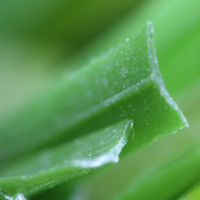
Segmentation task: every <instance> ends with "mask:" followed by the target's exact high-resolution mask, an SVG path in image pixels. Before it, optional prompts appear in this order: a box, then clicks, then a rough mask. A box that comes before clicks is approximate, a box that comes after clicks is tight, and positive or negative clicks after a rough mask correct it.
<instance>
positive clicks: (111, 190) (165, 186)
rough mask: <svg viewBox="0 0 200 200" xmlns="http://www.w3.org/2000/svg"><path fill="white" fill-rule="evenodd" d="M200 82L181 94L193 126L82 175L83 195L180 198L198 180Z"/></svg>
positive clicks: (95, 196)
mask: <svg viewBox="0 0 200 200" xmlns="http://www.w3.org/2000/svg"><path fill="white" fill-rule="evenodd" d="M199 86H200V82H198V83H195V84H194V85H192V86H191V87H189V88H188V90H187V91H184V93H182V95H180V96H179V98H180V99H179V102H180V105H181V106H182V107H183V110H184V113H186V114H187V116H188V120H189V123H190V128H187V129H183V130H180V131H179V132H178V133H176V134H175V135H170V136H167V137H165V138H163V139H161V140H160V141H157V142H155V143H153V144H151V145H150V146H148V147H147V148H144V149H142V150H140V151H139V152H137V153H136V154H134V155H130V156H128V157H126V158H122V159H120V162H119V163H117V164H116V165H114V166H108V167H107V168H105V169H102V170H100V171H98V172H96V173H95V174H92V176H90V177H89V178H85V179H83V180H82V182H81V185H83V186H84V187H85V188H87V190H86V191H90V193H89V196H88V194H87V193H86V192H85V191H82V194H81V195H82V196H83V197H84V196H85V197H87V198H86V199H88V200H90V199H94V198H95V199H96V200H99V199H105V200H110V199H114V200H115V199H116V200H118V199H119V200H121V199H127V200H128V199H144V200H146V199H147V200H148V199H159V200H168V199H174V200H177V199H178V198H179V197H181V196H182V195H185V193H187V192H188V191H189V190H190V189H191V188H193V187H194V186H195V184H197V183H199V180H200V173H199V168H200V159H199V155H200V147H199V143H200V135H199V129H200V124H199V118H200V106H199V101H200V95H199V92H198V91H199V88H200V87H199ZM184 105H185V106H184ZM111 185H112V187H110V186H111ZM98 188H101V189H100V190H99V189H98ZM56 191H57V189H56V188H55V191H54V192H56ZM144 191H145V192H144ZM60 192H61V191H60ZM63 194H64V191H63ZM100 194H102V195H101V196H100ZM189 197H190V196H189V195H188V198H189ZM186 199H187V196H186Z"/></svg>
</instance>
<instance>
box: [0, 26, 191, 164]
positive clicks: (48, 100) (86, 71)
mask: <svg viewBox="0 0 200 200" xmlns="http://www.w3.org/2000/svg"><path fill="white" fill-rule="evenodd" d="M124 119H130V120H133V122H134V131H135V133H136V134H135V137H134V140H133V143H134V145H133V147H131V149H138V148H140V147H141V146H143V145H144V144H147V143H149V142H152V141H154V140H155V139H158V138H160V137H162V136H164V135H167V134H170V133H173V132H175V131H177V129H179V128H181V127H183V126H185V125H187V121H186V119H185V118H184V117H183V115H182V113H181V111H180V110H179V109H178V107H177V105H176V103H175V102H174V101H173V100H172V99H171V97H170V96H169V94H168V92H167V91H166V89H165V86H164V84H163V81H162V78H161V75H160V72H159V69H158V65H157V59H156V55H155V50H154V46H153V27H152V24H151V23H150V22H149V23H148V25H147V27H146V28H144V29H142V30H141V31H140V32H139V33H138V34H136V35H135V36H134V37H133V38H131V39H127V41H126V42H125V43H124V44H121V45H119V46H118V47H116V48H114V49H113V50H111V51H108V52H107V53H105V54H104V55H102V56H101V57H99V58H96V59H93V60H92V61H91V62H90V63H88V65H86V66H85V67H83V68H81V69H80V70H77V71H75V72H74V73H71V74H69V75H68V76H67V77H62V78H61V80H60V81H59V82H58V83H55V84H54V85H53V86H52V87H51V88H50V89H49V90H48V91H45V92H44V94H41V95H40V96H39V97H38V98H37V99H35V101H33V102H32V103H30V104H29V105H27V106H26V107H25V108H23V109H21V110H19V112H18V113H16V114H14V115H13V116H11V117H10V119H7V121H6V120H4V121H2V122H1V124H0V132H1V136H0V137H1V138H0V150H1V152H2V153H1V155H0V161H5V160H7V159H10V158H12V157H15V156H18V155H21V154H24V153H25V152H27V151H28V152H31V151H34V150H37V149H41V148H43V147H44V146H47V145H48V146H49V145H55V144H58V143H60V142H61V143H62V142H63V141H66V140H69V139H74V138H76V137H78V136H79V135H81V134H86V133H89V132H91V131H94V130H96V129H99V128H102V127H104V126H109V125H110V124H113V123H116V122H118V121H121V120H124Z"/></svg>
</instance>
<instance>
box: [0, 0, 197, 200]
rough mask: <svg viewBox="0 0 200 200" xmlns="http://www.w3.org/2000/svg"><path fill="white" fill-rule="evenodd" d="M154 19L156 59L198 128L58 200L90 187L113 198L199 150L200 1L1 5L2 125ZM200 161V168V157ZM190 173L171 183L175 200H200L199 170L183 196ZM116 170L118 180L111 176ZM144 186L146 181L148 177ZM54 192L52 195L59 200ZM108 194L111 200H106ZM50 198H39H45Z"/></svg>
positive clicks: (41, 0) (10, 1)
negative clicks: (29, 102)
mask: <svg viewBox="0 0 200 200" xmlns="http://www.w3.org/2000/svg"><path fill="white" fill-rule="evenodd" d="M149 20H150V21H152V22H153V25H154V30H155V46H156V53H157V57H158V61H159V67H160V70H161V72H162V75H163V79H164V81H165V84H166V87H167V89H168V90H169V93H170V94H171V96H172V97H173V99H174V100H175V101H176V102H177V103H178V105H179V107H180V109H181V110H182V111H183V113H184V115H185V116H186V117H187V119H188V121H189V124H190V127H189V128H187V129H183V130H181V131H179V132H178V133H177V134H175V135H172V136H169V137H166V138H164V139H162V140H160V141H158V142H155V143H153V144H152V145H150V146H149V147H147V148H145V149H143V150H141V151H140V152H139V155H134V156H133V157H130V158H129V159H130V160H127V161H124V163H125V164H124V165H123V163H122V164H120V165H118V164H117V165H116V166H115V167H113V166H111V167H110V169H109V168H107V169H101V170H99V171H98V172H95V173H92V174H90V175H88V177H86V178H80V180H79V179H78V180H76V181H72V183H71V182H70V183H67V184H66V185H63V186H60V187H57V188H55V189H54V190H52V191H51V192H52V193H53V194H56V196H58V194H60V195H61V194H62V195H63V196H64V194H63V193H62V191H63V190H64V191H66V190H67V188H69V187H72V185H88V187H89V188H92V189H91V190H92V192H91V194H90V195H91V197H90V199H112V198H113V196H115V195H116V194H117V193H118V192H120V190H122V189H123V188H124V187H125V185H128V184H129V183H131V184H133V185H134V180H136V178H137V177H138V175H139V174H141V177H145V174H148V173H149V174H153V173H156V171H157V170H158V169H160V168H162V167H163V166H166V165H167V164H168V165H169V163H173V162H172V161H176V159H177V158H178V157H180V156H181V155H185V153H186V152H189V151H190V150H191V149H194V148H195V147H198V145H199V144H200V137H199V134H200V124H199V122H200V55H199V54H200V1H199V0H191V1H186V0H182V1H181V0H163V1H158V0H140V1H139V0H132V1H131V0H123V1H122V0H95V1H92V0H82V1H80V0H74V1H71V0H65V1H61V0H49V1H45V0H35V1H25V0H18V1H14V0H7V1H1V2H0V120H2V119H3V118H4V117H5V116H8V115H11V114H12V112H14V111H15V110H16V109H19V108H20V107H22V106H23V105H24V103H26V102H27V101H29V100H30V99H31V98H33V97H34V96H36V95H37V94H38V93H39V92H41V91H42V90H43V89H45V87H48V86H49V85H50V84H52V83H53V82H54V81H56V80H57V79H58V78H59V77H60V76H64V75H65V74H69V73H70V72H71V71H73V70H74V69H77V68H78V67H81V66H83V65H84V64H85V63H87V62H88V61H89V60H90V59H91V58H92V57H94V56H97V55H99V54H101V53H102V52H104V51H107V50H108V49H109V48H111V47H115V46H116V45H117V44H118V43H120V42H123V41H125V39H126V38H129V37H131V36H132V35H134V34H135V33H137V32H138V31H139V30H140V29H141V28H143V27H144V26H145V25H146V22H147V21H149ZM176 156H177V157H176ZM149 158H151V159H149ZM168 161H169V162H168ZM126 162H128V163H129V164H130V166H131V167H129V168H128V169H126V168H125V166H127V164H126ZM197 162H200V156H199V160H197ZM131 163H133V164H132V165H131ZM135 163H137V164H135ZM112 167H113V168H114V169H112ZM182 167H183V166H182V165H180V166H179V169H180V172H182V173H181V174H179V175H177V177H176V173H175V175H173V176H172V180H171V182H170V184H171V187H172V188H177V190H178V191H179V192H178V193H179V195H177V196H176V197H174V199H178V198H179V197H181V199H184V200H197V199H200V187H199V186H198V182H199V181H200V169H199V173H197V172H198V170H197V169H195V166H194V171H195V170H196V174H195V176H194V178H193V179H192V180H190V181H188V183H189V184H188V185H186V186H185V188H184V189H183V188H181V189H179V187H178V185H179V182H181V181H182V178H184V177H186V176H187V174H188V173H190V172H191V171H192V170H193V167H192V166H190V167H188V168H184V167H183V168H182ZM138 169H141V170H138ZM152 169H153V170H152ZM109 170H110V171H115V173H113V175H112V173H109V174H110V176H107V173H108V172H109ZM121 171H124V172H125V171H127V172H128V175H126V173H125V174H123V175H121V176H120V173H121ZM116 174H119V177H118V176H116ZM130 174H131V175H130ZM115 176H116V177H115ZM114 177H115V178H114ZM108 179H109V180H110V181H107V180H108ZM141 179H142V178H141ZM142 180H143V181H145V178H143V179H142ZM73 182H74V183H73ZM79 182H80V183H79ZM105 182H107V184H105ZM117 183H118V185H117ZM120 184H121V185H120ZM69 185H70V186H69ZM62 187H63V188H64V189H62ZM73 187H74V188H76V186H73ZM163 187H165V188H166V190H167V188H168V187H167V186H166V185H165V186H163ZM193 187H195V188H193ZM168 190H169V191H170V189H169V188H168ZM147 191H148V190H147ZM51 192H50V193H49V194H50V196H51V198H53V195H52V194H51ZM102 193H103V194H104V195H105V196H101V198H100V195H102ZM67 194H68V193H67V192H66V195H67ZM42 195H46V196H47V195H48V194H47V193H44V194H42ZM42 195H41V197H36V199H39V198H41V199H42V198H43V199H44V196H42ZM70 195H71V194H70ZM70 195H69V196H70ZM46 196H45V198H46ZM63 196H62V198H63ZM49 198H50V197H49ZM62 198H61V199H62ZM67 198H68V197H66V199H67ZM70 198H71V199H72V198H74V199H75V197H69V199H70ZM166 199H167V197H166Z"/></svg>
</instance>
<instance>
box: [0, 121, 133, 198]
mask: <svg viewBox="0 0 200 200" xmlns="http://www.w3.org/2000/svg"><path fill="white" fill-rule="evenodd" d="M131 125H132V123H131V121H130V120H124V121H122V122H119V123H117V124H114V125H112V126H110V127H107V128H104V129H102V130H99V131H96V132H94V133H91V134H89V135H86V136H84V137H80V138H78V139H76V140H74V141H72V142H69V143H66V144H63V145H60V146H58V147H54V148H49V149H48V148H47V149H44V150H41V151H38V152H37V153H35V154H32V155H29V156H28V157H25V158H23V159H17V160H16V161H12V162H10V163H9V164H8V165H6V166H5V167H1V168H0V176H1V177H5V178H0V188H1V189H2V190H3V192H4V196H5V195H7V196H10V195H12V196H13V195H17V194H18V195H19V193H22V194H23V195H24V196H30V195H33V194H35V193H38V192H40V191H42V190H45V189H48V188H49V187H51V186H55V185H57V184H59V183H62V182H64V181H66V180H70V179H72V178H75V177H77V176H80V175H83V174H87V173H88V172H90V171H92V170H93V169H94V168H96V167H100V166H102V165H105V164H107V163H110V162H118V159H119V158H118V156H119V154H120V152H121V150H122V148H123V147H124V145H125V144H126V142H127V139H128V135H129V133H130V131H131V128H132V126H131ZM0 197H1V194H0Z"/></svg>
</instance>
